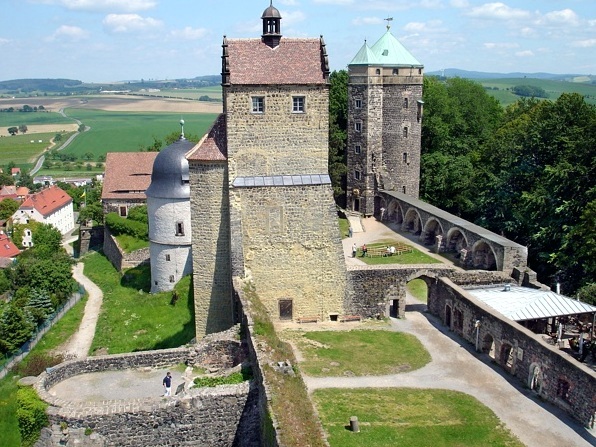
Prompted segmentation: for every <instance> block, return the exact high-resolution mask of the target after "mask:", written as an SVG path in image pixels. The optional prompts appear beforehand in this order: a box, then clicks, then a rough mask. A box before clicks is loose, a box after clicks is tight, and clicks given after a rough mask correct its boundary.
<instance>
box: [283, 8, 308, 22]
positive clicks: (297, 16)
mask: <svg viewBox="0 0 596 447" xmlns="http://www.w3.org/2000/svg"><path fill="white" fill-rule="evenodd" d="M280 14H281V16H282V17H283V22H282V23H283V25H284V26H292V25H293V24H294V23H298V22H302V21H303V20H304V19H305V18H306V15H305V14H304V13H303V12H302V11H293V12H288V11H280Z"/></svg>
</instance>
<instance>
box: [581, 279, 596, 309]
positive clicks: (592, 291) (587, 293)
mask: <svg viewBox="0 0 596 447" xmlns="http://www.w3.org/2000/svg"><path fill="white" fill-rule="evenodd" d="M577 298H578V299H579V300H580V301H583V302H584V303H588V304H591V305H593V306H596V282H592V283H590V284H586V285H585V286H583V287H582V288H581V289H579V290H578V292H577Z"/></svg>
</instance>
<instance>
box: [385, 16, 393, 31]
mask: <svg viewBox="0 0 596 447" xmlns="http://www.w3.org/2000/svg"><path fill="white" fill-rule="evenodd" d="M383 20H385V21H386V22H387V30H389V28H391V24H390V22H393V17H387V18H386V19H383Z"/></svg>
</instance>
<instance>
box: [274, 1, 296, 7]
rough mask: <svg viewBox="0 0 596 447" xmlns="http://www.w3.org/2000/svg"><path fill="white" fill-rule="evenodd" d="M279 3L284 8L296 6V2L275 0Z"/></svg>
mask: <svg viewBox="0 0 596 447" xmlns="http://www.w3.org/2000/svg"><path fill="white" fill-rule="evenodd" d="M277 1H278V2H279V3H281V4H282V5H284V6H296V5H298V2H297V1H296V0H277Z"/></svg>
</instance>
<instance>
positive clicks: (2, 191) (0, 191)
mask: <svg viewBox="0 0 596 447" xmlns="http://www.w3.org/2000/svg"><path fill="white" fill-rule="evenodd" d="M13 195H14V196H16V195H17V187H16V186H15V185H4V186H2V188H0V196H13Z"/></svg>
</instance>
